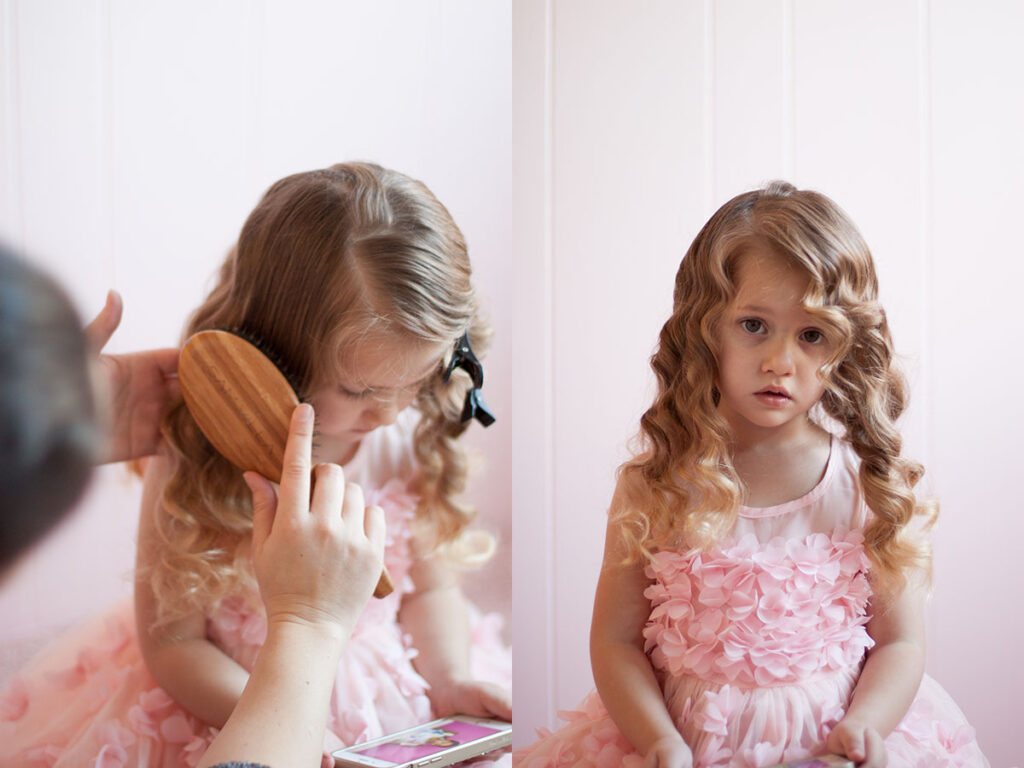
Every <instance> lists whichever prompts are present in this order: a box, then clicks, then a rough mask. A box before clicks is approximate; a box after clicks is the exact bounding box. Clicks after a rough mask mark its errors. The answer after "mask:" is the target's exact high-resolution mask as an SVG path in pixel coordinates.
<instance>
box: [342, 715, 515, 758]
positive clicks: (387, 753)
mask: <svg viewBox="0 0 1024 768" xmlns="http://www.w3.org/2000/svg"><path fill="white" fill-rule="evenodd" d="M497 732H498V731H497V730H496V729H494V728H488V727H486V726H483V725H477V724H476V723H464V722H462V721H461V720H451V721H449V722H447V723H440V724H439V725H437V726H435V727H433V728H423V729H421V730H419V731H414V732H413V733H409V734H406V735H405V736H400V737H396V738H395V739H394V740H392V741H388V742H385V743H383V744H377V745H376V746H373V747H367V748H366V749H358V750H353V752H356V753H357V754H360V755H366V756H367V757H376V758H377V759H379V760H390V761H392V762H395V763H403V762H406V761H408V760H416V759H417V758H421V757H429V756H430V755H435V754H437V753H438V752H440V751H442V750H445V749H448V748H450V747H454V746H456V745H458V744H465V743H466V742H467V741H473V740H474V739H479V738H481V737H482V736H487V735H489V734H492V733H497Z"/></svg>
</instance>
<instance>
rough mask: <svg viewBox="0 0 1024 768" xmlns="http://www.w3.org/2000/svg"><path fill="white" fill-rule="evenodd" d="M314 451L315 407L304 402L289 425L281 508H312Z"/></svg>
mask: <svg viewBox="0 0 1024 768" xmlns="http://www.w3.org/2000/svg"><path fill="white" fill-rule="evenodd" d="M312 452H313V406H311V405H309V404H307V403H300V404H299V405H297V406H296V407H295V410H294V411H293V412H292V420H291V423H290V424H289V425H288V442H287V443H286V444H285V447H284V466H282V467H281V491H280V493H279V494H278V508H279V509H280V508H281V507H283V508H284V510H285V511H286V512H287V513H288V514H299V513H300V512H306V511H308V510H309V483H310V462H311V458H310V457H311V455H312Z"/></svg>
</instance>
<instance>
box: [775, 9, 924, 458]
mask: <svg viewBox="0 0 1024 768" xmlns="http://www.w3.org/2000/svg"><path fill="white" fill-rule="evenodd" d="M918 23H919V19H918V9H917V3H916V1H915V0H899V1H898V2H884V1H883V0H872V2H866V3H857V4H856V5H852V4H849V3H842V2H813V1H810V2H808V1H807V0H797V2H796V4H795V9H794V45H795V48H796V54H795V72H796V83H795V94H794V98H795V103H796V120H795V126H794V129H795V146H796V158H795V161H796V176H797V178H798V180H799V185H801V186H807V187H811V188H816V189H820V190H821V191H823V192H825V193H826V194H828V195H829V196H831V197H832V198H833V199H834V200H836V201H837V202H838V203H839V204H840V205H841V206H842V207H843V208H844V209H845V210H846V211H847V212H848V213H849V214H850V216H851V218H852V219H853V221H854V222H855V223H856V225H857V226H858V228H859V229H860V230H861V233H862V234H863V235H864V237H865V239H866V240H867V243H868V246H869V247H870V248H871V251H872V253H873V255H874V257H875V264H876V266H877V268H878V274H879V282H880V283H881V298H882V302H883V305H884V306H885V308H886V312H887V314H888V317H889V321H890V324H891V326H892V329H893V335H894V337H895V340H896V347H897V351H898V352H899V353H900V354H901V355H903V356H905V357H904V364H905V366H906V367H907V369H908V372H909V374H910V376H911V379H912V381H913V383H914V384H915V385H916V386H915V399H914V400H913V401H912V403H915V404H916V403H917V402H918V399H917V397H918V396H920V397H921V398H923V397H924V394H925V393H924V391H923V387H924V386H925V382H923V381H922V377H921V355H922V353H923V351H924V350H923V345H924V335H925V319H924V316H923V311H924V306H925V300H926V298H925V291H924V282H923V281H922V275H921V240H920V232H921V223H920V222H921V216H922V209H923V201H922V197H921V189H920V172H921V168H920V152H919V146H920V135H921V125H920V104H919V88H918V84H919V83H918V78H919V55H920V51H919V50H918V44H917V43H918ZM915 287H916V288H917V290H915ZM921 402H923V399H922V400H921ZM924 417H925V414H924V410H923V409H921V408H916V407H914V405H913V404H912V406H911V410H910V411H909V412H908V414H907V415H906V417H905V418H904V420H903V430H904V433H905V436H906V437H907V443H908V446H907V447H908V451H909V453H910V454H912V455H915V456H918V457H921V458H924V457H923V456H922V453H923V451H924V432H925V427H924Z"/></svg>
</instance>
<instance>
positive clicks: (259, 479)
mask: <svg viewBox="0 0 1024 768" xmlns="http://www.w3.org/2000/svg"><path fill="white" fill-rule="evenodd" d="M242 479H243V480H245V484H246V485H247V486H249V491H250V493H252V548H253V552H258V551H259V550H260V549H261V548H262V547H263V542H265V541H266V540H267V537H268V536H270V531H271V529H272V528H273V527H274V516H275V513H276V512H277V493H275V491H274V484H273V483H271V482H270V481H269V480H267V478H265V477H264V476H263V475H261V474H259V473H257V472H246V473H244V474H243V475H242Z"/></svg>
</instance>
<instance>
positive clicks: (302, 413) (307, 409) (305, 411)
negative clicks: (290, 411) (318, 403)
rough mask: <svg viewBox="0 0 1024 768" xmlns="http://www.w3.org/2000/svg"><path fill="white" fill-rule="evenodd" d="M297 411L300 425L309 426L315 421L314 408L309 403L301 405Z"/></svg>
mask: <svg viewBox="0 0 1024 768" xmlns="http://www.w3.org/2000/svg"><path fill="white" fill-rule="evenodd" d="M295 410H296V418H298V420H299V423H300V424H308V423H309V422H311V421H312V420H313V406H312V405H310V404H309V403H299V405H298V406H297V407H296V409H295Z"/></svg>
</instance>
